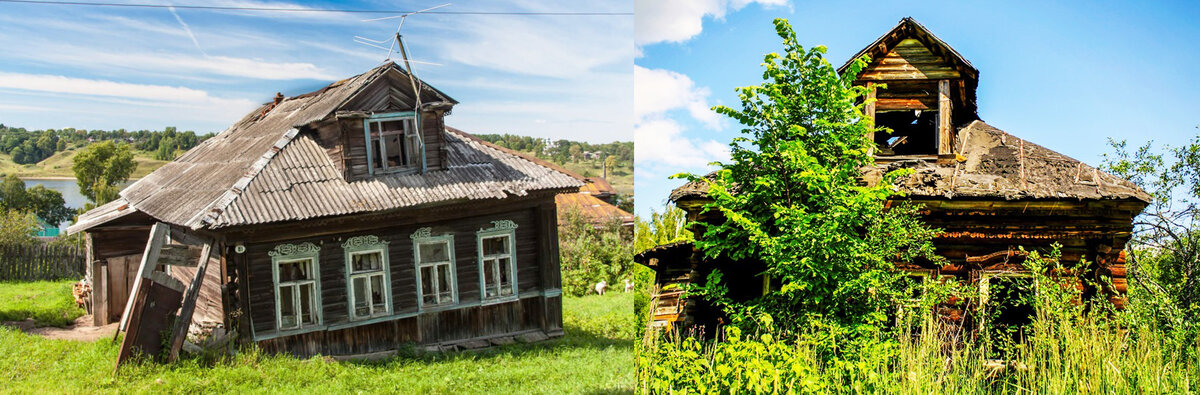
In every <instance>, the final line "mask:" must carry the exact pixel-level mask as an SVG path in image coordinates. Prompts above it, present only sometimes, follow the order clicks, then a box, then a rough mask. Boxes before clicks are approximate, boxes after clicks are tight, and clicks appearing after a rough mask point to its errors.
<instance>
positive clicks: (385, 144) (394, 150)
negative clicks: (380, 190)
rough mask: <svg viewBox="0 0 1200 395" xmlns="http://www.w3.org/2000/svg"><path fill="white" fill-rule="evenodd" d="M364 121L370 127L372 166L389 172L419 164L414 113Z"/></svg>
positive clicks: (415, 167) (414, 166)
mask: <svg viewBox="0 0 1200 395" xmlns="http://www.w3.org/2000/svg"><path fill="white" fill-rule="evenodd" d="M367 124H368V125H369V127H370V128H371V134H370V136H371V142H370V146H369V148H370V150H371V169H372V170H374V171H382V172H390V171H403V170H418V169H420V168H421V163H422V161H423V160H424V158H423V157H422V155H421V136H420V134H419V133H420V131H419V130H418V129H417V127H416V118H415V117H413V116H408V117H401V118H399V119H396V118H394V117H388V118H383V119H381V120H378V121H375V120H371V121H368V122H367Z"/></svg>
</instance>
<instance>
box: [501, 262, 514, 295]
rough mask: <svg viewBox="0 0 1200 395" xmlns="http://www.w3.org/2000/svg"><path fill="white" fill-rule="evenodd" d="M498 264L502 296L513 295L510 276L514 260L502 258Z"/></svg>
mask: <svg viewBox="0 0 1200 395" xmlns="http://www.w3.org/2000/svg"><path fill="white" fill-rule="evenodd" d="M498 262H499V265H498V266H499V269H498V270H499V274H500V294H501V295H512V278H510V274H512V267H511V266H512V259H510V258H500V259H499V260H498Z"/></svg>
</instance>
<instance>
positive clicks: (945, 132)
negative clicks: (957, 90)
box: [938, 80, 954, 155]
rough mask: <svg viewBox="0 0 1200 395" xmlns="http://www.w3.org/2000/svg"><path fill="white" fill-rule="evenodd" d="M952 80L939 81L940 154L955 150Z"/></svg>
mask: <svg viewBox="0 0 1200 395" xmlns="http://www.w3.org/2000/svg"><path fill="white" fill-rule="evenodd" d="M952 111H953V108H952V105H951V104H950V80H941V81H938V154H939V155H948V154H951V153H953V152H954V148H953V144H954V142H953V141H952V137H953V136H952V133H954V131H953V130H952V129H951V128H952V127H951V125H950V113H951V112H952Z"/></svg>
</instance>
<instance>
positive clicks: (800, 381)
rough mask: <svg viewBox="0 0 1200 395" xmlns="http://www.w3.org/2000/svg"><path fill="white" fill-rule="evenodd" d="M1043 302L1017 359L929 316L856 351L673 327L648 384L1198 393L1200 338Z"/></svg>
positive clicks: (722, 389)
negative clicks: (913, 329)
mask: <svg viewBox="0 0 1200 395" xmlns="http://www.w3.org/2000/svg"><path fill="white" fill-rule="evenodd" d="M1054 308H1055V306H1050V305H1047V304H1045V303H1040V304H1039V306H1038V316H1037V318H1036V319H1035V320H1034V323H1033V325H1032V327H1031V329H1030V332H1028V337H1027V338H1026V339H1025V341H1023V342H1021V343H1018V344H1015V345H1013V348H1012V349H1011V351H1010V352H1009V353H1008V354H1007V360H995V359H989V358H988V355H989V354H991V353H990V352H989V351H990V350H991V348H990V347H994V345H993V344H988V341H985V340H982V339H983V336H980V339H981V340H978V341H977V340H973V339H972V338H968V339H967V340H966V341H957V342H956V341H955V339H952V338H951V337H950V336H949V335H948V332H947V331H946V330H945V329H946V328H945V327H943V326H942V325H941V324H938V323H937V322H935V321H934V320H932V319H930V320H926V322H924V323H923V325H920V326H919V327H920V328H921V330H919V331H917V333H915V334H914V333H900V334H894V335H890V334H886V333H881V334H880V335H879V336H878V337H877V338H876V339H873V341H868V342H865V343H862V344H857V345H856V347H857V348H858V349H857V350H855V352H854V353H853V357H852V358H845V359H837V358H834V359H830V358H822V357H821V356H820V354H819V353H818V351H817V350H816V348H815V347H813V345H812V344H811V343H809V342H806V341H804V340H803V339H789V341H781V340H780V339H776V338H774V337H773V335H772V334H771V333H769V332H770V331H769V330H767V331H765V332H760V333H756V334H753V335H751V336H743V335H742V334H741V333H740V332H739V331H738V330H737V329H736V328H727V330H726V334H725V338H724V339H723V341H720V342H711V341H708V342H706V341H699V340H696V339H693V338H680V337H678V336H666V337H661V338H655V337H650V338H648V339H649V341H650V342H649V344H647V345H645V346H643V347H639V350H638V351H639V355H638V358H637V361H638V362H637V363H638V373H637V376H638V390H639V392H643V393H791V392H836V393H843V392H852V393H895V394H929V393H947V392H948V393H963V394H985V393H988V394H990V393H1038V394H1078V393H1085V394H1090V393H1195V392H1198V391H1200V357H1198V356H1197V354H1198V352H1197V350H1200V342H1195V343H1191V344H1176V342H1173V341H1172V339H1173V337H1172V336H1171V335H1170V334H1169V333H1166V332H1165V331H1164V330H1161V329H1158V328H1155V327H1150V326H1144V325H1142V326H1123V325H1121V323H1122V322H1126V320H1124V319H1123V317H1121V316H1120V315H1121V314H1124V313H1118V314H1116V315H1108V314H1102V313H1094V314H1091V315H1082V314H1065V313H1066V311H1064V310H1057V311H1056V310H1054Z"/></svg>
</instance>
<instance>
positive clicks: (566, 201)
mask: <svg viewBox="0 0 1200 395" xmlns="http://www.w3.org/2000/svg"><path fill="white" fill-rule="evenodd" d="M583 183H584V184H583V186H582V187H579V192H578V193H563V194H559V195H558V196H555V197H554V202H555V204H557V205H558V224H559V225H560V226H561V225H563V224H564V223H565V222H566V221H567V216H568V215H571V214H570V213H572V212H574V213H576V214H579V215H580V216H581V217H583V219H584V220H586V221H588V222H589V223H591V224H592V225H593V226H596V227H602V226H605V225H607V224H609V223H611V222H614V221H616V222H619V223H620V224H621V229H622V230H624V231H628V232H633V214H630V213H629V212H628V211H625V210H622V209H621V208H620V207H617V206H616V205H615V204H614V203H615V202H616V200H617V199H616V197H617V190H616V189H613V187H612V184H609V183H608V180H605V179H604V178H601V177H586V178H583Z"/></svg>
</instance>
